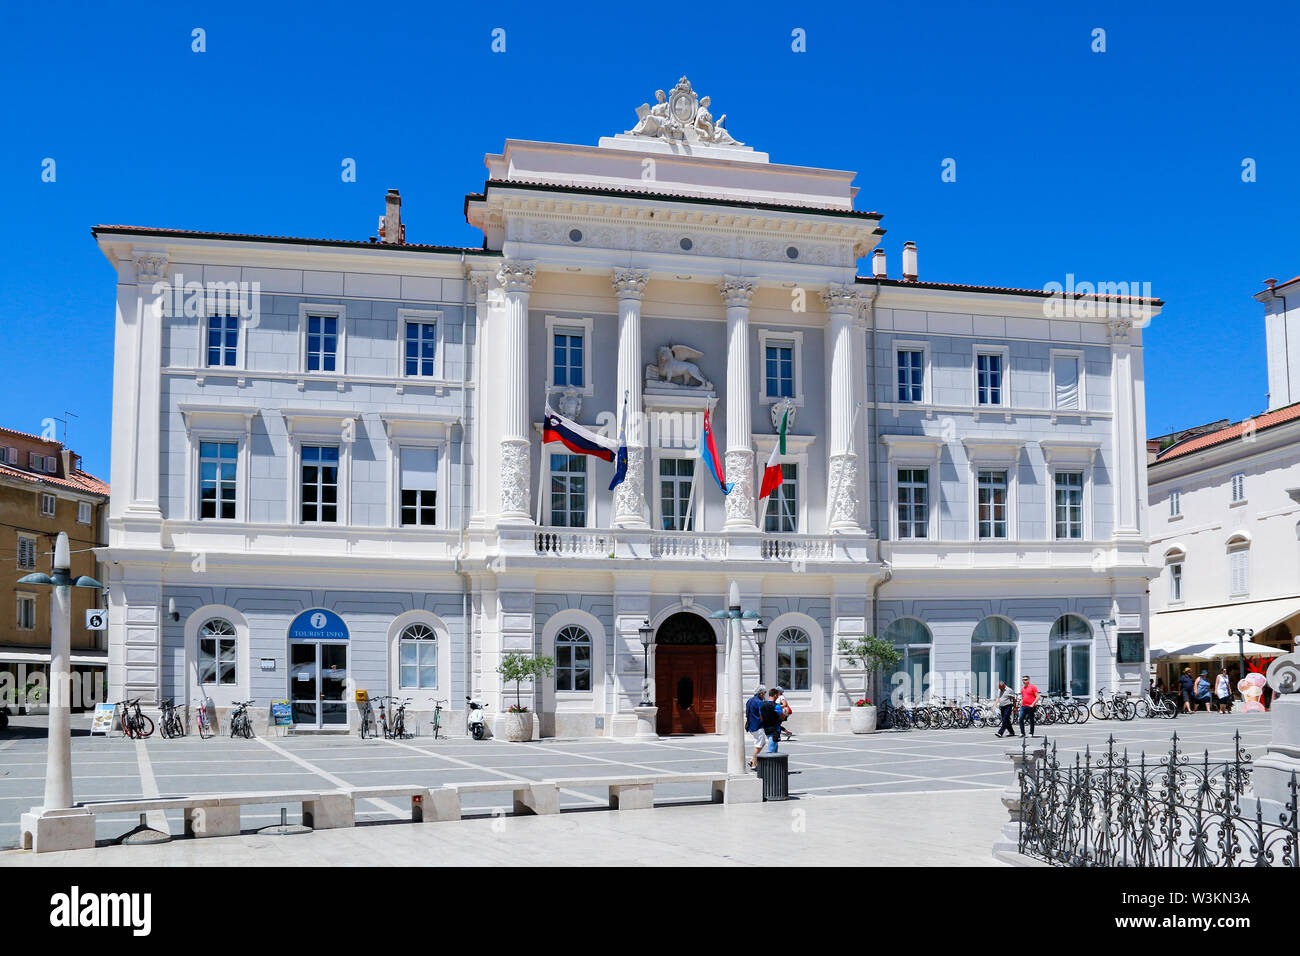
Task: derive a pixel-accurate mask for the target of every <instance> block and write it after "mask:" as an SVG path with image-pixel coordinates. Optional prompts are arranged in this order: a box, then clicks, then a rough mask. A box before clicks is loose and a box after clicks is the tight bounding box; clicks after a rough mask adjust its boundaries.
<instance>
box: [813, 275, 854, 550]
mask: <svg viewBox="0 0 1300 956" xmlns="http://www.w3.org/2000/svg"><path fill="white" fill-rule="evenodd" d="M821 298H822V302H824V303H825V304H826V308H827V310H828V311H829V312H830V314H831V318H830V339H831V381H830V396H831V397H830V405H831V407H830V441H829V449H830V463H829V464H830V467H829V469H828V472H829V477H828V485H827V494H826V525H827V529H828V530H829V531H849V532H860V531H861V530H862V527H861V521H860V520H859V516H858V456H857V455H856V454H855V453H854V450H853V419H854V414H853V412H854V409H855V408H857V404H858V403H857V399H856V393H855V391H854V388H853V323H854V320H855V318H856V317H857V314H858V306H859V300H858V294H857V290H855V289H854V288H853V287H852V286H843V285H835V284H832V285H829V286H827V288H826V291H825V292H823V293H822V294H821Z"/></svg>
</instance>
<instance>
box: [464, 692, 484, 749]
mask: <svg viewBox="0 0 1300 956" xmlns="http://www.w3.org/2000/svg"><path fill="white" fill-rule="evenodd" d="M465 702H466V703H468V704H469V716H468V717H467V718H466V720H465V733H467V734H469V735H470V736H471V737H473V738H474V739H475V740H482V739H483V738H484V737H485V736H487V724H486V723H485V718H486V716H487V715H486V713H484V712H485V711H486V710H487V704H485V703H483V701H481V700H478V699H476V698H474V697H466V698H465Z"/></svg>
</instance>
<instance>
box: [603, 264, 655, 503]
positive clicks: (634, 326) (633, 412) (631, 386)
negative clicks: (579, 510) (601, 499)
mask: <svg viewBox="0 0 1300 956" xmlns="http://www.w3.org/2000/svg"><path fill="white" fill-rule="evenodd" d="M648 281H650V274H649V273H648V272H636V271H633V270H631V269H615V270H614V275H613V279H612V282H613V285H614V295H615V296H616V297H617V298H618V394H617V395H616V396H615V399H614V400H615V402H616V403H617V404H616V407H615V409H614V411H615V413H616V414H617V415H619V416H620V420H621V416H622V414H623V396H624V395H626V396H627V477H625V478H624V479H623V483H622V484H620V485H619V486H618V487H617V488H615V489H614V524H615V526H617V527H621V528H647V527H649V522H647V521H646V519H645V437H646V436H645V430H644V427H643V416H642V408H641V296H642V295H643V294H644V292H645V286H646V283H647V282H648Z"/></svg>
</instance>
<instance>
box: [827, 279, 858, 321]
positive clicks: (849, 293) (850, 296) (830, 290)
mask: <svg viewBox="0 0 1300 956" xmlns="http://www.w3.org/2000/svg"><path fill="white" fill-rule="evenodd" d="M820 295H821V300H822V302H823V303H824V304H825V306H826V308H827V309H828V310H830V311H831V312H847V313H849V314H850V315H856V314H857V312H858V308H859V306H860V305H861V302H862V300H861V297H860V296H859V295H858V290H857V289H856V288H854V287H853V286H851V285H839V284H838V283H835V282H832V283H831V284H830V285H828V286H827V287H826V288H825V289H824V290H823V291H822V292H821V293H820Z"/></svg>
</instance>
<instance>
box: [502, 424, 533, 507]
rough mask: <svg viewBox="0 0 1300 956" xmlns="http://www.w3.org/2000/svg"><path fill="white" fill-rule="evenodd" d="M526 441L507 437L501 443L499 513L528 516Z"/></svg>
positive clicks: (528, 495)
mask: <svg viewBox="0 0 1300 956" xmlns="http://www.w3.org/2000/svg"><path fill="white" fill-rule="evenodd" d="M528 446H529V444H528V442H527V441H520V440H518V439H508V440H506V441H503V442H502V443H501V474H500V481H501V513H502V514H503V515H509V516H514V517H518V516H520V515H522V516H524V517H527V516H528V504H529V498H530V497H531V496H530V494H529V486H528V475H529V464H528V458H529V456H528Z"/></svg>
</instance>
